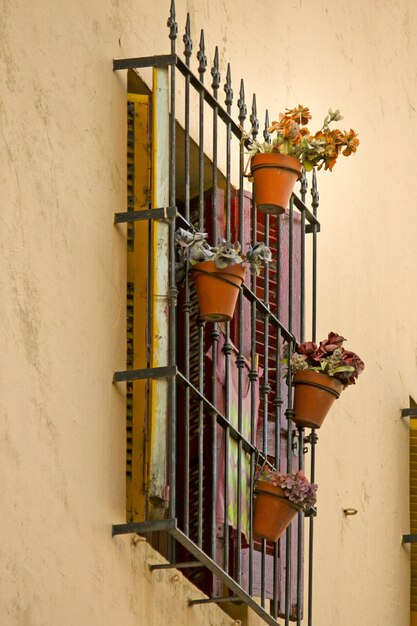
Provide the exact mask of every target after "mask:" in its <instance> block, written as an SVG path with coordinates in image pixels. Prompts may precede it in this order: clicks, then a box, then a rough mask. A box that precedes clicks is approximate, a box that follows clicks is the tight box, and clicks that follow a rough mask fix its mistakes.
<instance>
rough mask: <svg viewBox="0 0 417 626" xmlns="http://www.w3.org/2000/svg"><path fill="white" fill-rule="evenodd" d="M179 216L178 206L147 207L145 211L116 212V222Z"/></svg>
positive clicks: (166, 218)
mask: <svg viewBox="0 0 417 626" xmlns="http://www.w3.org/2000/svg"><path fill="white" fill-rule="evenodd" d="M176 216H177V207H175V206H168V207H164V208H162V209H146V210H144V211H123V212H122V213H115V214H114V223H115V224H121V223H123V222H139V221H141V220H168V219H173V218H174V217H176Z"/></svg>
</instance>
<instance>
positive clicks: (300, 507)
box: [254, 480, 304, 513]
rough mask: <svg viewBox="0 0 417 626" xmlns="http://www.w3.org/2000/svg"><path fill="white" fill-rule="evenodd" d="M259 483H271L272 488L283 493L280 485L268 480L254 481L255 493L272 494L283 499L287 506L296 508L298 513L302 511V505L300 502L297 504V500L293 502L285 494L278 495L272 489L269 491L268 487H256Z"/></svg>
mask: <svg viewBox="0 0 417 626" xmlns="http://www.w3.org/2000/svg"><path fill="white" fill-rule="evenodd" d="M259 483H263V484H267V485H271V486H272V487H273V488H274V489H279V490H280V491H281V492H282V493H283V494H284V493H285V492H284V490H283V489H282V487H280V485H273V484H272V483H271V482H270V481H269V480H258V482H257V483H256V486H255V488H254V492H255V493H263V494H266V495H268V496H272V497H273V498H278V500H283V501H285V502H286V503H287V504H288V505H289V506H291V507H292V508H293V509H296V510H297V511H298V512H300V513H301V512H302V511H304V507H303V505H302V504H298V503H297V502H293V501H292V500H290V499H289V497H288V496H286V495H280V494H278V493H274V492H273V491H270V490H269V489H259V488H258V485H259Z"/></svg>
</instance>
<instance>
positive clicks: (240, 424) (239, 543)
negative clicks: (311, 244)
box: [235, 81, 246, 584]
mask: <svg viewBox="0 0 417 626" xmlns="http://www.w3.org/2000/svg"><path fill="white" fill-rule="evenodd" d="M242 85H243V81H242ZM245 114H246V110H245ZM245 117H246V115H245V116H244V117H243V116H242V115H241V113H240V114H239V121H240V123H241V126H243V124H244V121H245ZM239 148H240V151H239V228H238V238H239V241H240V242H241V244H242V245H243V219H244V213H243V208H244V207H243V203H244V195H243V192H244V190H243V184H244V183H243V181H244V179H243V174H244V168H245V163H244V158H245V155H244V145H243V143H242V142H240V144H239ZM236 366H237V368H238V400H237V423H238V426H237V428H238V431H239V432H240V433H241V432H242V430H243V368H244V367H245V359H244V356H243V295H242V292H240V293H239V300H238V357H237V359H236ZM236 473H237V477H236V478H237V489H236V500H237V502H236V508H237V515H236V551H235V567H236V581H237V582H238V583H239V584H240V578H241V553H242V497H243V494H242V440H241V439H239V441H238V446H237V472H236Z"/></svg>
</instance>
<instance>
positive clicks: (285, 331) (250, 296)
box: [242, 283, 296, 341]
mask: <svg viewBox="0 0 417 626" xmlns="http://www.w3.org/2000/svg"><path fill="white" fill-rule="evenodd" d="M242 289H243V295H244V296H245V298H247V299H248V300H249V301H250V302H255V303H256V307H257V309H259V311H260V313H262V315H267V316H268V317H269V321H270V323H271V324H273V325H274V326H277V327H278V328H280V329H281V331H282V334H283V336H284V339H285V340H286V341H296V338H295V336H294V335H293V334H292V332H291V331H289V330H288V329H287V328H286V327H285V326H284V324H282V323H281V322H280V321H279V319H278V317H277V316H276V315H274V313H272V311H271V309H269V308H268V307H267V306H266V305H265V304H264V303H263V302H262V300H260V299H259V298H258V297H257V296H256V294H254V293H253V291H252V290H251V289H249V287H248V286H247V285H245V283H243V285H242Z"/></svg>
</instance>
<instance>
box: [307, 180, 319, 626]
mask: <svg viewBox="0 0 417 626" xmlns="http://www.w3.org/2000/svg"><path fill="white" fill-rule="evenodd" d="M311 196H312V202H311V206H312V208H313V215H314V217H317V209H318V206H319V192H318V189H317V176H316V170H313V178H312V185H311ZM312 255H313V259H312V263H313V268H312V273H313V285H312V329H311V330H312V341H316V325H317V311H316V306H317V233H316V231H315V230H314V231H313V250H312ZM317 441H318V436H317V434H316V432H315V430H314V429H312V431H311V435H310V442H311V474H310V482H312V483H314V480H315V468H316V444H317ZM314 517H315V516H314V515H310V524H309V544H308V626H313V542H314Z"/></svg>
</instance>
